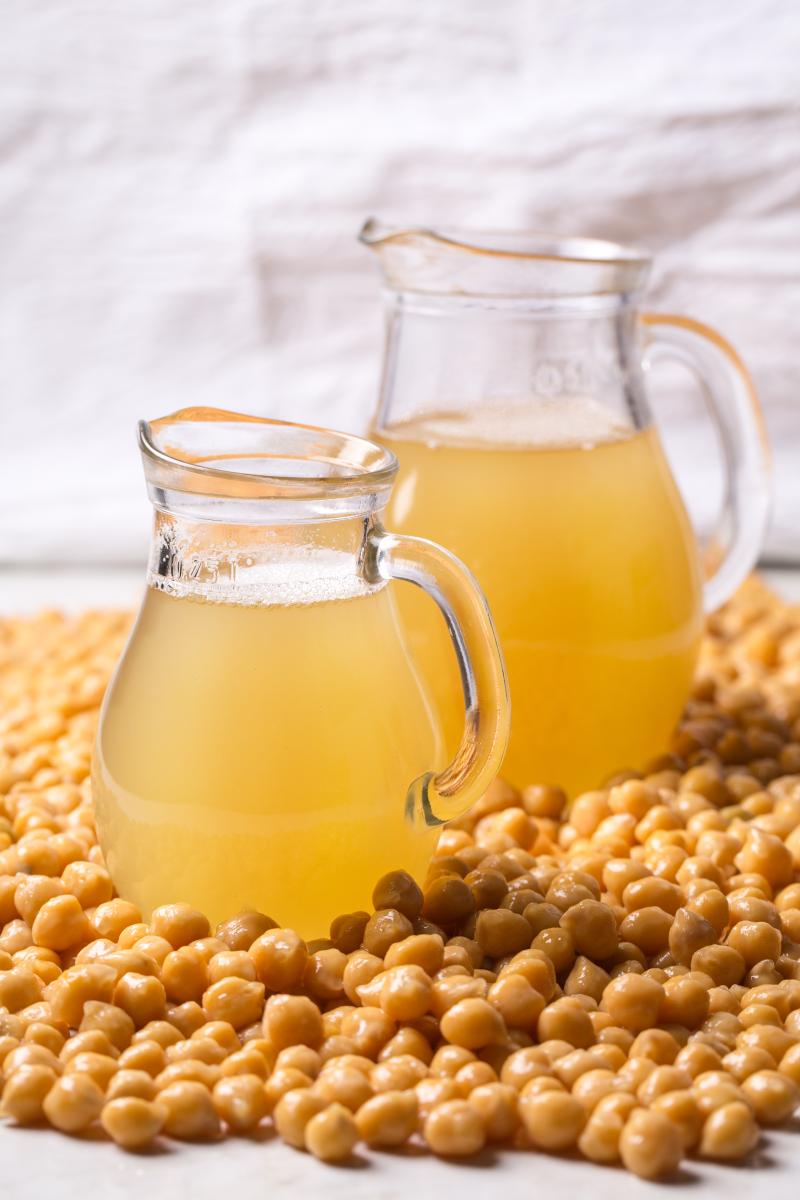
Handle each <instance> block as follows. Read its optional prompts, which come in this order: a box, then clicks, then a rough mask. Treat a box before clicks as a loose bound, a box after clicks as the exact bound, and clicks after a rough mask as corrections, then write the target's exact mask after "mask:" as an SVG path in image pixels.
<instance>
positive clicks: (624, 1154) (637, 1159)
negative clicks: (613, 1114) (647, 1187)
mask: <svg viewBox="0 0 800 1200" xmlns="http://www.w3.org/2000/svg"><path fill="white" fill-rule="evenodd" d="M619 1152H620V1157H621V1159H622V1161H623V1163H624V1164H625V1166H626V1167H627V1168H628V1170H629V1171H632V1172H633V1174H634V1175H638V1176H640V1178H642V1179H661V1178H663V1177H664V1176H667V1175H671V1174H672V1173H673V1172H674V1171H675V1170H676V1169H677V1168H678V1166H679V1164H680V1161H681V1158H682V1157H683V1139H682V1136H681V1133H680V1131H679V1129H678V1126H677V1125H676V1124H675V1123H674V1122H673V1121H671V1120H670V1118H669V1117H668V1116H667V1115H665V1114H664V1113H663V1112H659V1111H658V1110H657V1109H645V1108H636V1109H634V1110H633V1112H632V1113H631V1115H630V1116H629V1117H628V1120H627V1121H626V1123H625V1128H624V1129H623V1131H622V1134H621V1136H620V1139H619Z"/></svg>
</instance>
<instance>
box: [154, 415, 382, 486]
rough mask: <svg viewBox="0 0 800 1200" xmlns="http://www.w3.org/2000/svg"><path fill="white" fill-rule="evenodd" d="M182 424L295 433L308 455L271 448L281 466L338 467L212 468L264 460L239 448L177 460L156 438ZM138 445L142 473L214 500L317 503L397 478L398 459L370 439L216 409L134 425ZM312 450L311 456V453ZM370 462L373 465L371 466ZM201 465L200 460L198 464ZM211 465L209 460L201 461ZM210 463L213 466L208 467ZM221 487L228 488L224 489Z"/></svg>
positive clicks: (262, 452) (175, 452) (173, 449)
mask: <svg viewBox="0 0 800 1200" xmlns="http://www.w3.org/2000/svg"><path fill="white" fill-rule="evenodd" d="M181 422H185V423H186V424H190V423H198V424H199V423H204V422H207V423H208V424H214V423H217V424H222V423H226V424H242V425H245V424H249V425H256V426H258V427H259V429H260V430H264V429H267V430H275V431H277V430H281V431H284V432H289V433H290V432H295V433H297V434H298V435H300V436H301V437H302V436H303V435H309V436H308V439H307V443H308V451H309V452H308V453H306V454H302V453H301V454H288V453H283V454H281V453H280V452H279V451H280V448H279V447H274V449H273V454H272V457H275V458H281V459H282V460H283V461H289V460H297V461H301V460H305V459H308V460H309V461H316V462H319V463H324V464H326V465H330V466H333V465H334V464H336V466H337V467H338V468H339V472H338V473H337V474H324V475H313V474H299V475H295V474H291V475H290V474H285V473H281V472H280V471H274V472H273V471H268V472H254V471H246V470H240V469H235V468H230V469H229V468H227V467H224V466H220V465H218V464H219V462H220V461H224V460H225V459H226V458H227V459H231V460H235V459H253V458H256V457H259V458H261V457H263V458H265V459H268V458H269V457H270V455H268V454H267V453H266V452H265V450H264V449H263V448H262V449H261V450H260V452H259V451H258V450H257V449H255V448H254V447H250V448H249V450H248V448H247V447H245V446H243V447H242V448H241V450H239V451H238V452H233V453H229V454H222V453H214V452H208V453H204V454H202V455H198V454H189V455H187V456H186V457H182V456H181V454H180V452H179V451H178V448H177V447H171V448H170V447H169V444H167V445H166V446H165V445H159V443H158V440H157V434H158V430H159V427H162V428H165V427H167V426H169V425H171V424H179V423H181ZM138 441H139V448H140V451H141V453H142V457H143V459H144V461H145V468H146V473H147V466H148V464H152V466H153V467H154V468H155V469H156V470H157V471H159V473H160V472H162V471H166V472H169V473H174V475H175V476H176V483H177V484H178V490H183V489H181V488H180V484H179V482H178V481H179V480H182V481H183V482H184V483H185V484H186V485H188V486H187V487H186V490H188V491H192V492H202V491H203V490H204V489H203V487H202V483H203V482H206V483H207V484H209V490H210V491H211V492H213V493H214V494H216V495H218V496H219V495H225V494H228V495H230V496H231V497H237V498H240V497H242V496H243V493H244V492H246V494H247V495H248V496H249V497H250V498H252V499H286V498H291V499H295V500H302V499H318V498H319V497H321V496H326V495H336V496H341V497H345V496H352V495H361V494H363V493H369V492H374V491H378V490H380V489H384V488H387V487H389V486H390V485H391V484H392V483H393V481H394V478H395V476H396V474H397V470H398V460H397V457H396V455H395V454H393V453H392V451H391V450H389V449H388V447H386V446H383V445H381V444H380V443H379V442H375V441H372V440H371V439H370V438H364V437H360V436H359V435H357V434H351V433H345V432H343V431H341V430H337V429H329V428H326V427H325V426H322V425H310V424H305V423H302V422H298V421H284V420H280V419H278V418H274V417H258V416H254V415H252V414H247V413H238V412H234V411H231V410H226V409H217V408H202V407H199V408H183V409H178V410H176V411H175V412H172V413H168V414H167V415H165V416H163V417H157V418H154V419H152V420H144V419H142V420H140V421H139V422H138ZM322 442H324V443H325V446H326V448H327V450H328V451H329V452H328V453H326V454H323V453H321V452H320V449H321V444H322ZM315 446H316V449H317V453H316V454H314V453H313V452H312V451H313V449H314V447H315ZM334 450H342V451H345V452H346V451H348V450H349V451H352V452H353V457H358V456H359V455H360V460H361V461H359V462H355V461H353V458H350V459H348V458H345V457H344V456H341V457H340V456H338V455H335V454H334V453H333V451H334ZM373 459H374V461H372V460H373ZM204 460H205V461H204ZM207 460H211V461H207ZM212 462H213V465H212ZM226 485H230V490H228V489H227V487H226Z"/></svg>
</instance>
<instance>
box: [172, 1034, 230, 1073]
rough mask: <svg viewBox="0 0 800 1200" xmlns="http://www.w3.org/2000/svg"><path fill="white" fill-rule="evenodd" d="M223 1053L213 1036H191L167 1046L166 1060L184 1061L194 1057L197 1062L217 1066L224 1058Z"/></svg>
mask: <svg viewBox="0 0 800 1200" xmlns="http://www.w3.org/2000/svg"><path fill="white" fill-rule="evenodd" d="M225 1054H226V1052H225V1050H224V1049H223V1047H222V1046H220V1044H219V1043H218V1042H216V1041H214V1039H213V1038H210V1037H203V1038H197V1037H191V1038H187V1039H186V1040H185V1041H182V1042H175V1043H174V1044H173V1045H172V1046H168V1047H167V1062H185V1061H186V1060H187V1059H196V1060H197V1061H198V1062H204V1063H209V1064H210V1065H211V1066H218V1065H219V1064H220V1063H221V1062H222V1061H223V1059H224V1058H225Z"/></svg>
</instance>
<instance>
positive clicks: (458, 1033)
mask: <svg viewBox="0 0 800 1200" xmlns="http://www.w3.org/2000/svg"><path fill="white" fill-rule="evenodd" d="M441 1031H442V1036H443V1037H444V1038H446V1039H447V1041H448V1042H452V1043H454V1044H455V1045H457V1046H463V1047H465V1048H466V1049H467V1050H477V1049H479V1048H480V1047H482V1046H489V1045H491V1044H492V1043H494V1042H502V1041H503V1039H504V1036H505V1024H504V1022H503V1019H502V1017H501V1016H500V1014H499V1013H498V1012H497V1010H496V1009H495V1008H493V1007H492V1005H491V1004H489V1002H488V1001H487V1000H481V999H478V998H473V999H467V1000H459V1001H458V1003H457V1004H454V1005H453V1007H452V1008H449V1009H448V1010H447V1012H446V1013H445V1014H444V1016H443V1017H442V1019H441Z"/></svg>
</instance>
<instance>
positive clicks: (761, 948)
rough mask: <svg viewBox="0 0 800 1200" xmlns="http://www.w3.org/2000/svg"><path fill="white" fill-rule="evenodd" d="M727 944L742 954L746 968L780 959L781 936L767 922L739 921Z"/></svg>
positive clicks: (729, 935)
mask: <svg viewBox="0 0 800 1200" xmlns="http://www.w3.org/2000/svg"><path fill="white" fill-rule="evenodd" d="M726 944H727V945H728V946H732V947H733V949H734V950H737V951H738V952H739V954H741V956H742V958H743V959H744V962H745V966H747V967H752V966H754V965H755V964H756V963H758V962H761V961H762V960H763V959H765V958H770V959H776V958H777V957H778V955H779V954H780V952H781V935H780V931H779V930H778V929H775V928H774V926H772V925H768V924H767V923H766V921H739V922H737V924H736V925H734V926H733V928H732V929H731V931H730V933H729V934H728V937H727V940H726Z"/></svg>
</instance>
